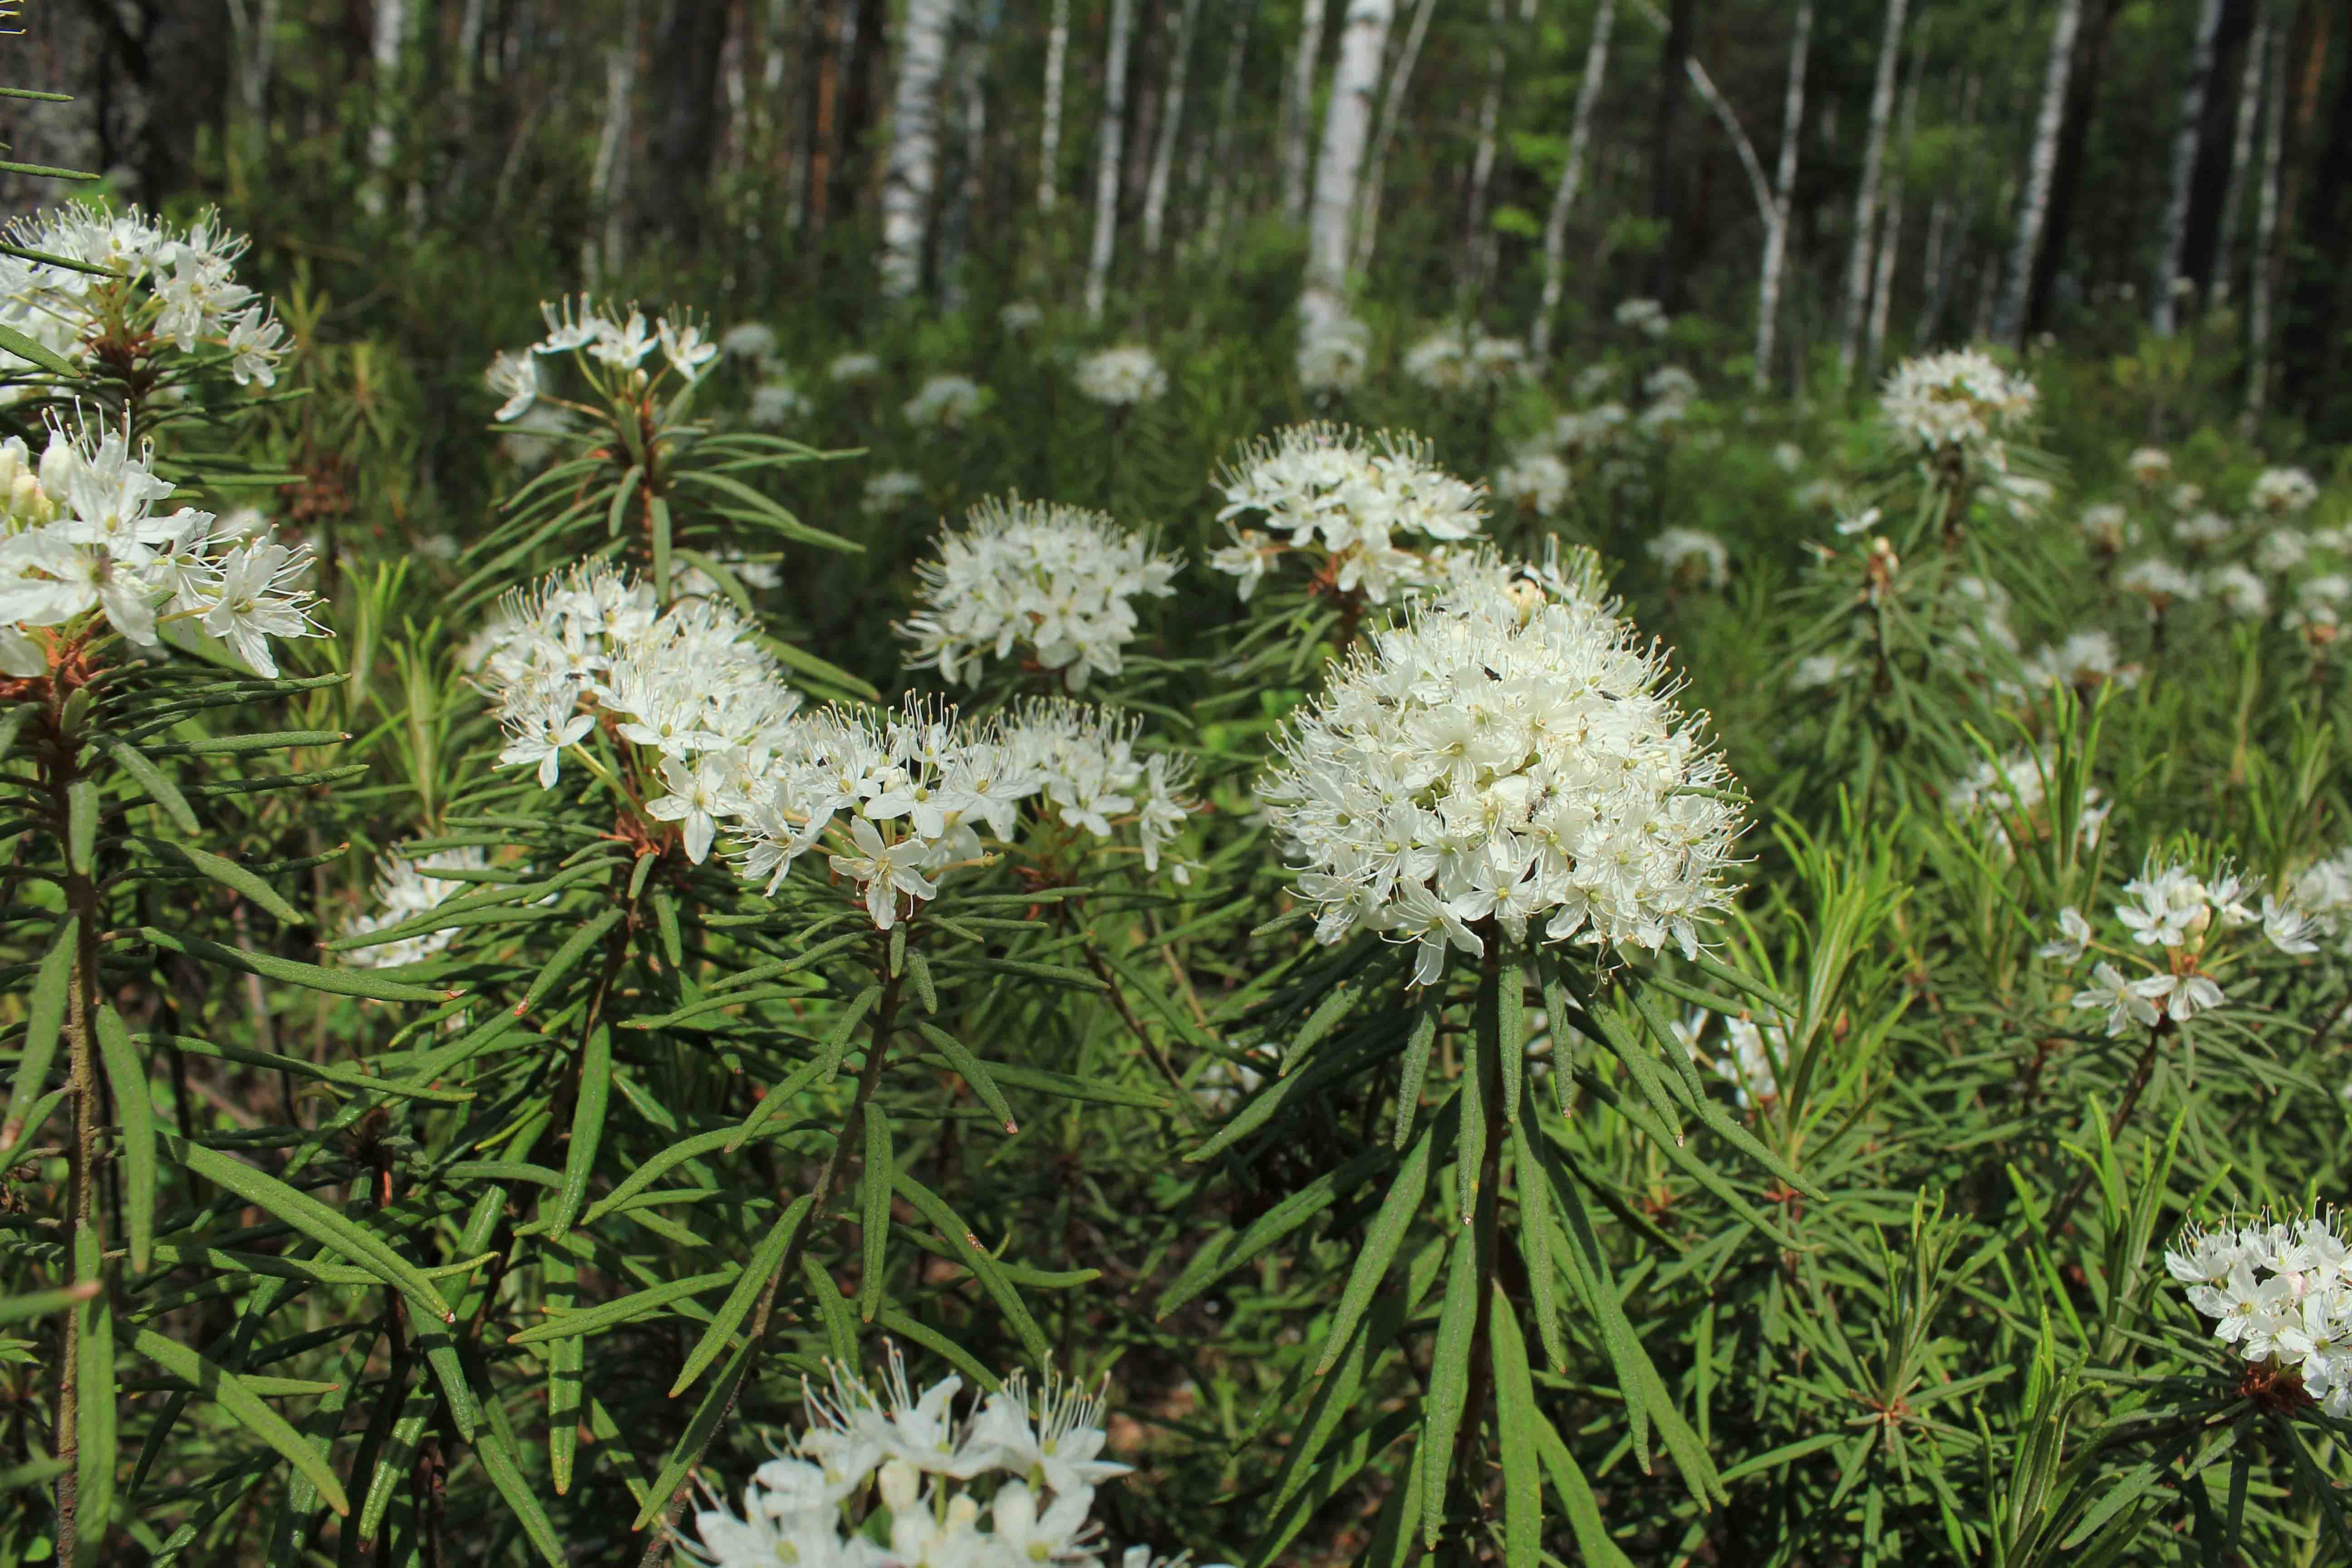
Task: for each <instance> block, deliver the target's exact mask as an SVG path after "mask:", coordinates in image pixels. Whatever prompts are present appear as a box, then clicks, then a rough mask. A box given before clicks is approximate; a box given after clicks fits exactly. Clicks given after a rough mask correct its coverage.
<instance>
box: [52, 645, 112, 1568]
mask: <svg viewBox="0 0 2352 1568" xmlns="http://www.w3.org/2000/svg"><path fill="white" fill-rule="evenodd" d="M59 687H60V683H59V682H58V681H57V680H55V679H52V680H51V681H50V683H49V704H48V707H49V711H48V714H47V720H48V728H49V735H50V742H51V749H50V754H49V756H48V758H47V766H46V767H44V768H43V770H42V771H43V773H45V774H47V784H48V786H49V792H50V800H51V802H52V804H53V806H54V809H55V811H56V814H57V825H58V836H59V839H60V841H61V842H67V841H69V839H70V836H71V833H72V829H71V826H69V824H70V821H71V814H72V810H73V807H72V805H71V791H72V787H73V785H74V784H75V782H76V780H77V777H78V773H77V759H78V755H79V752H80V749H81V741H80V736H79V732H78V731H73V730H70V729H69V728H68V723H67V718H66V704H67V697H68V694H67V693H65V692H63V691H62V690H60V689H59ZM96 856H97V851H96V850H95V848H93V849H92V851H91V860H92V863H91V864H90V865H89V867H87V868H83V869H80V870H77V869H75V868H74V867H73V856H72V853H71V851H70V850H68V854H67V857H66V876H65V881H64V885H63V887H64V895H65V906H66V912H67V915H68V918H69V919H71V920H72V921H73V922H74V954H73V969H72V973H70V975H69V976H68V980H67V991H66V1019H65V1033H66V1052H67V1057H66V1082H67V1087H68V1091H69V1092H68V1094H67V1097H66V1099H67V1103H68V1104H69V1105H70V1106H71V1107H72V1110H73V1136H72V1137H71V1138H70V1139H69V1140H68V1142H67V1145H66V1161H67V1209H68V1218H67V1225H66V1231H67V1235H66V1255H67V1256H68V1258H78V1257H79V1250H80V1249H79V1246H78V1245H77V1244H78V1240H79V1237H80V1234H81V1232H82V1231H84V1230H86V1229H89V1228H90V1227H91V1226H95V1225H96V1224H97V1223H98V1220H97V1195H98V1163H99V1122H100V1117H101V1116H102V1114H103V1107H102V1106H101V1104H100V1098H99V1092H100V1091H99V1081H98V1068H97V1064H96V1061H95V1058H94V1057H93V1054H92V1050H91V1046H92V1042H93V1041H94V1039H95V1038H96V1037H95V1035H94V1033H93V1026H94V1020H95V1018H96V1016H97V1003H98V915H99V907H98V903H99V900H98V886H99V884H98V867H97V865H96ZM99 1241H100V1246H99V1247H97V1248H96V1249H95V1250H96V1251H97V1253H98V1254H99V1255H100V1258H101V1259H102V1258H103V1256H104V1253H105V1245H104V1242H105V1238H104V1237H102V1236H101V1237H100V1238H99ZM100 1267H101V1268H102V1267H103V1264H102V1262H101V1265H100ZM83 1282H84V1281H82V1280H80V1279H76V1280H75V1281H74V1283H75V1284H77V1285H79V1284H81V1283H83ZM80 1357H81V1313H80V1311H79V1310H74V1311H69V1312H68V1313H67V1314H66V1331H65V1352H64V1354H63V1355H62V1356H61V1357H59V1359H58V1404H57V1435H56V1436H57V1440H56V1444H55V1446H54V1450H53V1451H54V1452H55V1454H56V1456H57V1457H58V1458H59V1459H60V1460H62V1461H64V1464H65V1469H64V1470H63V1471H62V1472H61V1473H60V1474H59V1475H58V1493H57V1499H58V1534H57V1561H58V1562H59V1563H70V1562H72V1561H73V1558H74V1552H75V1550H76V1540H77V1534H78V1531H77V1524H78V1521H77V1509H78V1507H79V1493H80V1489H79V1479H78V1475H77V1469H78V1460H79V1455H80V1451H81V1439H80V1436H79V1431H80V1423H81V1396H82V1392H83V1391H82V1389H81V1387H80V1379H79V1375H78V1368H79V1363H80ZM101 1395H103V1396H108V1397H110V1395H107V1394H104V1391H98V1392H97V1393H94V1394H93V1397H97V1396H101Z"/></svg>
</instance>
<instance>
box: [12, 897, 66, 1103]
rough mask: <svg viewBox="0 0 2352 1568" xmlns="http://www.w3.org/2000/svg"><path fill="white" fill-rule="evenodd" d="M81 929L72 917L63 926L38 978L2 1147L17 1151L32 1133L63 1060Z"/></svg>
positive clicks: (29, 1000)
mask: <svg viewBox="0 0 2352 1568" xmlns="http://www.w3.org/2000/svg"><path fill="white" fill-rule="evenodd" d="M79 929H80V927H79V925H78V924H77V923H76V921H75V918H74V917H73V916H72V915H68V916H66V918H65V919H63V920H61V921H58V930H57V934H56V935H55V936H53V937H51V938H50V939H49V950H48V952H45V953H43V954H42V955H41V966H40V968H39V969H38V970H37V971H36V972H35V973H34V975H33V993H32V995H31V996H30V997H28V998H27V999H26V1008H25V1012H26V1023H25V1049H24V1054H23V1055H21V1056H20V1057H18V1058H16V1081H15V1082H14V1084H13V1085H11V1087H10V1089H9V1090H8V1120H7V1123H6V1125H5V1128H0V1143H5V1144H8V1145H9V1146H11V1147H12V1148H13V1147H14V1146H15V1145H16V1144H17V1143H20V1142H23V1141H24V1139H25V1137H26V1134H27V1133H28V1132H30V1131H32V1130H31V1129H30V1128H29V1127H27V1126H26V1118H27V1117H29V1116H30V1115H31V1114H32V1110H33V1106H34V1104H35V1102H36V1101H37V1100H40V1099H41V1098H42V1094H41V1085H42V1084H43V1083H45V1082H46V1081H47V1079H48V1076H49V1068H50V1066H51V1065H52V1064H53V1063H54V1062H56V1060H57V1057H58V1036H59V1035H60V1034H61V1033H62V1031H63V1029H64V1027H65V1021H66V1003H67V999H68V988H69V986H70V984H71V982H72V979H73V967H74V950H75V947H76V945H77V944H76V942H75V933H76V932H77V931H79Z"/></svg>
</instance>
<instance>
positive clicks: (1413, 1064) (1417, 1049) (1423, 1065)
mask: <svg viewBox="0 0 2352 1568" xmlns="http://www.w3.org/2000/svg"><path fill="white" fill-rule="evenodd" d="M1444 1016H1445V1009H1444V1007H1443V1006H1441V1005H1439V1003H1438V999H1437V997H1436V996H1435V995H1433V994H1423V996H1422V998H1421V1000H1420V1002H1419V1003H1418V1004H1417V1005H1416V1006H1415V1009H1414V1012H1413V1016H1412V1034H1411V1035H1410V1036H1408V1037H1406V1039H1405V1043H1404V1060H1403V1061H1402V1063H1400V1064H1399V1066H1398V1069H1397V1102H1396V1128H1395V1131H1393V1132H1392V1133H1391V1135H1390V1138H1389V1142H1391V1143H1392V1144H1394V1145H1395V1146H1396V1147H1397V1148H1400V1149H1402V1148H1403V1147H1404V1145H1405V1140H1406V1139H1408V1138H1411V1137H1412V1123H1413V1119H1414V1118H1415V1117H1417V1116H1418V1115H1420V1113H1421V1091H1422V1085H1423V1082H1424V1081H1425V1080H1426V1079H1427V1078H1428V1076H1429V1051H1430V1047H1432V1046H1433V1045H1434V1044H1435V1043H1436V1041H1437V1026H1438V1025H1439V1023H1440V1022H1442V1021H1443V1020H1444Z"/></svg>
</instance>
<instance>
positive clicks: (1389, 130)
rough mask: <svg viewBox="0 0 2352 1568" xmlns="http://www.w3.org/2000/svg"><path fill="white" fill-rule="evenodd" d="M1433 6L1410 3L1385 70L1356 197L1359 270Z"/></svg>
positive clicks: (1430, 1) (1365, 262)
mask: <svg viewBox="0 0 2352 1568" xmlns="http://www.w3.org/2000/svg"><path fill="white" fill-rule="evenodd" d="M1436 9H1437V0H1419V3H1418V4H1417V5H1414V6H1413V8H1412V26H1409V27H1407V28H1406V29H1405V34H1404V47H1402V49H1399V50H1398V51H1397V60H1396V68H1395V69H1393V70H1391V72H1390V73H1389V88H1388V91H1387V92H1386V93H1384V94H1382V95H1381V118H1380V125H1379V128H1378V129H1377V130H1375V131H1374V132H1372V151H1371V155H1370V157H1369V158H1367V159H1366V160H1365V163H1364V177H1363V179H1362V181H1361V182H1360V192H1359V195H1358V196H1357V201H1356V206H1357V216H1356V244H1355V262H1354V268H1355V270H1356V271H1358V272H1364V271H1367V270H1369V269H1370V267H1371V265H1372V246H1373V244H1374V242H1375V239H1376V237H1377V236H1378V233H1379V230H1380V225H1381V190H1382V189H1383V188H1384V186H1385V185H1386V184H1387V180H1388V162H1389V143H1390V142H1391V140H1393V139H1394V138H1395V136H1396V128H1397V120H1398V118H1399V117H1400V116H1401V115H1402V113H1403V111H1404V102H1405V91H1406V89H1407V88H1409V87H1410V86H1411V85H1412V68H1413V65H1414V63H1415V62H1417V61H1418V60H1419V59H1420V58H1421V42H1422V40H1423V38H1425V37H1428V36H1429V18H1430V16H1431V15H1432V14H1433V13H1434V12H1435V11H1436Z"/></svg>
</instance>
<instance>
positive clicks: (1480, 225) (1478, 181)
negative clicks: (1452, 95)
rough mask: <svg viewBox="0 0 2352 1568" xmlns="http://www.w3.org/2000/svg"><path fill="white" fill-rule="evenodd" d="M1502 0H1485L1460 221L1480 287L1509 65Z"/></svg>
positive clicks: (1489, 260)
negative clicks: (1465, 203)
mask: <svg viewBox="0 0 2352 1568" xmlns="http://www.w3.org/2000/svg"><path fill="white" fill-rule="evenodd" d="M1503 22H1504V11H1503V0H1488V4H1487V6H1486V26H1487V28H1488V31H1489V37H1488V39H1487V43H1486V89H1485V90H1484V91H1482V92H1481V93H1480V94H1479V95H1478V141H1477V144H1476V148H1475V151H1474V152H1473V153H1471V155H1470V210H1469V213H1468V214H1467V216H1465V218H1464V220H1463V228H1464V234H1463V250H1464V254H1465V257H1466V258H1467V259H1468V262H1469V267H1468V271H1469V275H1470V279H1471V287H1472V288H1473V289H1476V288H1478V287H1481V286H1483V284H1484V283H1485V280H1486V269H1487V268H1489V267H1490V266H1492V265H1493V259H1494V246H1493V244H1492V242H1491V240H1490V239H1489V237H1488V236H1487V232H1486V190H1487V186H1488V185H1489V184H1491V183H1492V181H1493V180H1494V177H1495V153H1496V142H1497V137H1498V133H1499V132H1501V130H1502V124H1503V82H1504V80H1505V78H1506V75H1507V69H1508V67H1509V64H1510V56H1509V55H1508V53H1507V52H1506V51H1505V49H1504V47H1503V42H1504V37H1503Z"/></svg>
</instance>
